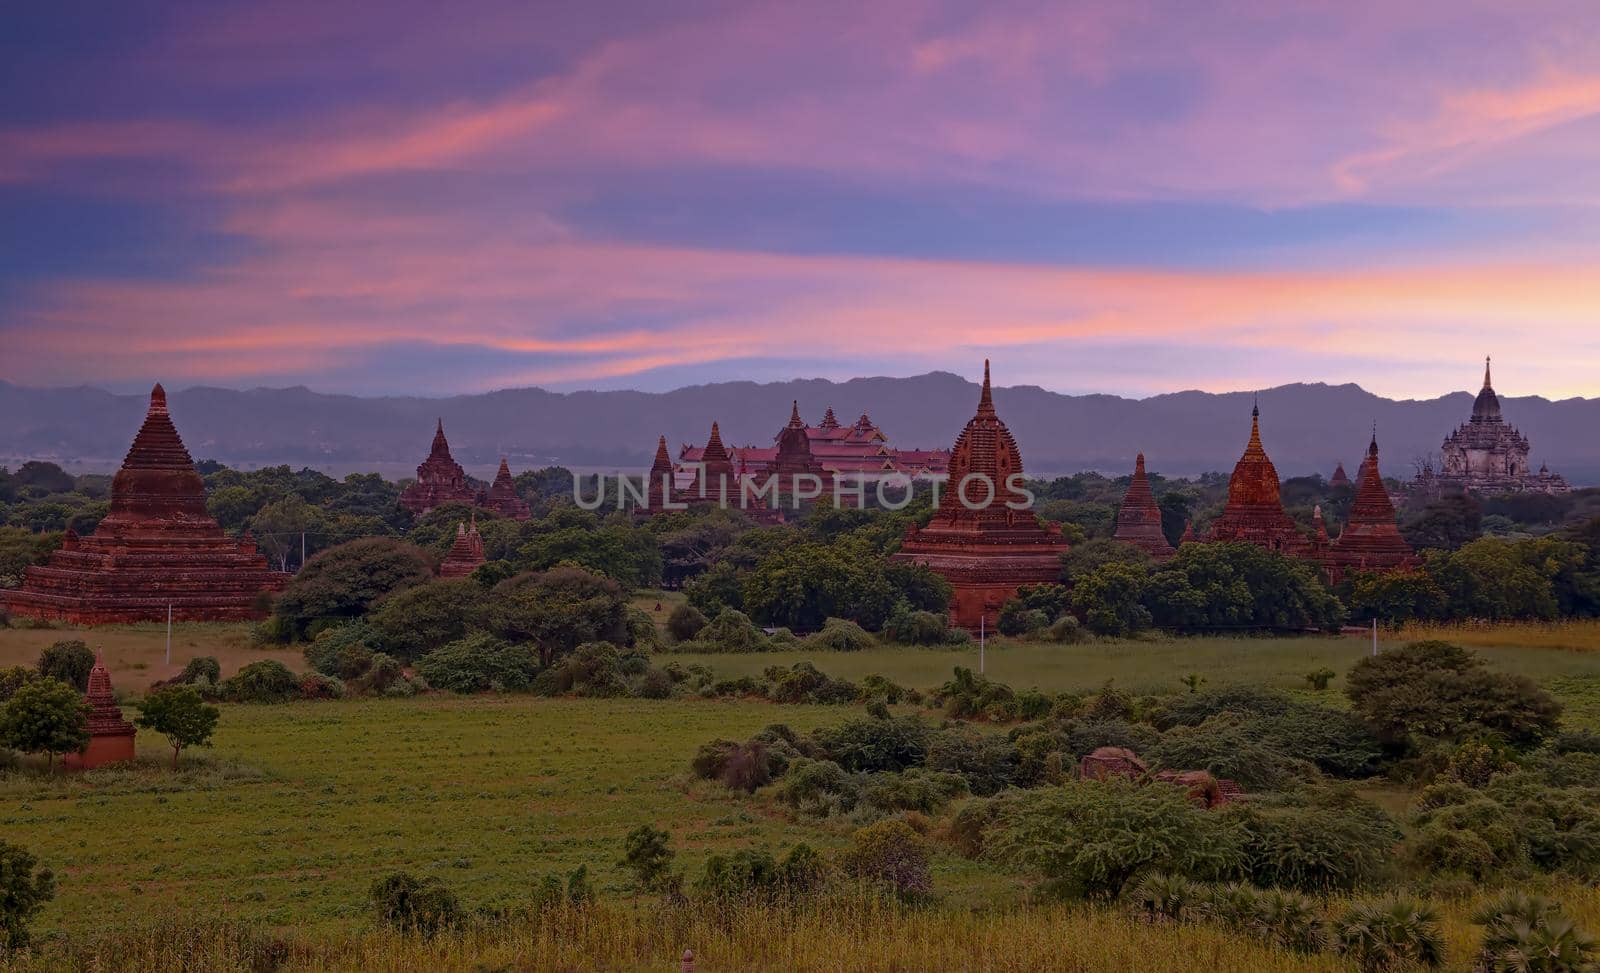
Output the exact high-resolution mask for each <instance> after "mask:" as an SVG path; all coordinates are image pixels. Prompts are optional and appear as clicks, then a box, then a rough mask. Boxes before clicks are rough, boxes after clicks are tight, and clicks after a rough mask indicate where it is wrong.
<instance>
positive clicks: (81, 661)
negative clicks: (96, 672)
mask: <svg viewBox="0 0 1600 973" xmlns="http://www.w3.org/2000/svg"><path fill="white" fill-rule="evenodd" d="M93 668H94V651H93V650H92V649H90V648H89V646H87V645H85V644H84V642H83V641H82V640H81V639H68V640H66V641H62V642H56V643H55V644H53V645H49V646H46V647H45V650H44V651H43V652H40V653H39V675H41V676H44V677H45V678H46V679H59V680H61V681H62V682H64V683H66V684H67V685H69V686H71V687H72V688H74V689H76V690H77V691H78V692H80V693H81V692H84V691H85V690H87V689H88V688H89V670H90V669H93Z"/></svg>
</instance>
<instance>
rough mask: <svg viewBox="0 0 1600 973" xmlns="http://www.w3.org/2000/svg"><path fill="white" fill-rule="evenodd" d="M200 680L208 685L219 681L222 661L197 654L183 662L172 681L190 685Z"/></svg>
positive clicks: (213, 684)
mask: <svg viewBox="0 0 1600 973" xmlns="http://www.w3.org/2000/svg"><path fill="white" fill-rule="evenodd" d="M202 680H204V681H205V683H206V684H207V685H209V686H215V685H216V684H217V683H219V682H221V681H222V663H220V662H218V661H217V660H216V659H215V658H214V657H212V656H209V655H202V656H198V657H196V658H193V659H190V660H189V661H188V662H187V663H185V664H184V667H183V671H182V672H180V673H178V677H177V679H175V680H174V681H175V682H179V683H183V684H184V685H189V686H192V685H194V684H195V683H198V682H200V681H202Z"/></svg>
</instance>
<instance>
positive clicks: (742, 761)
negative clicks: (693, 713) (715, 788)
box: [690, 740, 773, 794]
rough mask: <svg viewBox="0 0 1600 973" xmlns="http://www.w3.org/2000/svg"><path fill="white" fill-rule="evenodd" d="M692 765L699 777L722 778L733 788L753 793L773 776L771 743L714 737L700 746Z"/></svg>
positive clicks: (723, 781)
mask: <svg viewBox="0 0 1600 973" xmlns="http://www.w3.org/2000/svg"><path fill="white" fill-rule="evenodd" d="M690 768H691V769H692V770H693V771H694V773H695V776H696V777H700V778H702V779H705V780H718V781H721V782H722V783H723V784H724V785H726V786H727V787H729V788H731V789H733V790H739V791H744V792H745V793H747V794H749V793H753V792H754V791H755V790H756V789H757V788H759V787H762V786H764V785H765V784H766V783H767V782H768V781H770V780H771V779H772V777H773V773H772V759H771V757H770V756H769V755H768V753H767V745H766V744H765V743H762V742H760V741H758V740H751V741H749V742H746V743H735V742H733V741H732V740H713V741H711V742H710V743H704V744H701V745H700V749H699V751H698V752H696V753H695V756H694V760H692V761H690Z"/></svg>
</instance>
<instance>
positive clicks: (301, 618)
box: [273, 537, 433, 638]
mask: <svg viewBox="0 0 1600 973" xmlns="http://www.w3.org/2000/svg"><path fill="white" fill-rule="evenodd" d="M432 578H433V568H432V565H431V564H430V563H429V562H428V559H427V556H426V555H424V554H423V553H422V551H420V550H418V549H417V548H416V547H414V546H412V545H410V544H406V543H404V542H401V541H395V540H389V539H387V538H380V537H373V538H368V539H365V540H359V541H351V542H350V543H348V544H341V545H339V546H338V547H334V548H330V549H328V550H326V551H323V552H322V553H321V554H318V555H317V556H316V557H314V558H312V559H311V560H310V561H309V562H307V564H306V566H305V568H304V569H302V570H301V571H300V573H299V574H297V575H295V577H294V580H293V581H291V582H289V586H288V587H287V588H285V589H284V591H283V593H282V594H280V595H279V596H278V598H277V600H276V601H275V602H274V603H273V614H274V615H276V616H277V617H278V619H280V621H281V623H282V624H283V625H284V627H285V628H286V630H287V631H289V632H292V633H293V634H294V636H295V637H297V638H303V637H305V635H306V634H307V631H308V629H309V627H310V625H311V623H312V622H314V621H317V620H319V619H347V618H356V617H359V616H361V615H364V614H366V612H367V611H368V610H369V609H370V608H371V607H372V605H373V603H375V602H376V601H377V600H378V599H379V598H382V597H383V596H384V595H387V594H389V593H390V592H392V591H399V590H401V589H403V588H410V587H414V586H416V585H419V584H423V583H425V582H427V581H430V580H432Z"/></svg>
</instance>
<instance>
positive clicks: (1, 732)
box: [0, 679, 90, 768]
mask: <svg viewBox="0 0 1600 973" xmlns="http://www.w3.org/2000/svg"><path fill="white" fill-rule="evenodd" d="M89 713H90V709H89V704H88V703H85V702H84V701H83V697H82V696H81V695H79V693H78V691H77V690H76V689H73V688H72V687H71V686H69V685H67V684H66V683H64V682H61V681H60V680H58V679H41V680H39V681H38V682H34V683H29V684H28V685H26V686H23V687H22V688H21V689H18V690H17V691H16V693H15V694H14V695H13V696H12V697H11V699H10V700H9V701H8V702H7V703H6V705H5V707H4V709H0V743H3V744H4V745H5V746H8V747H10V748H11V749H13V750H20V751H22V752H23V753H42V754H45V755H46V757H47V762H48V763H49V764H50V766H51V767H52V768H53V767H54V766H55V757H56V754H58V753H77V752H78V751H80V750H82V749H83V748H84V747H87V746H88V745H89Z"/></svg>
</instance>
